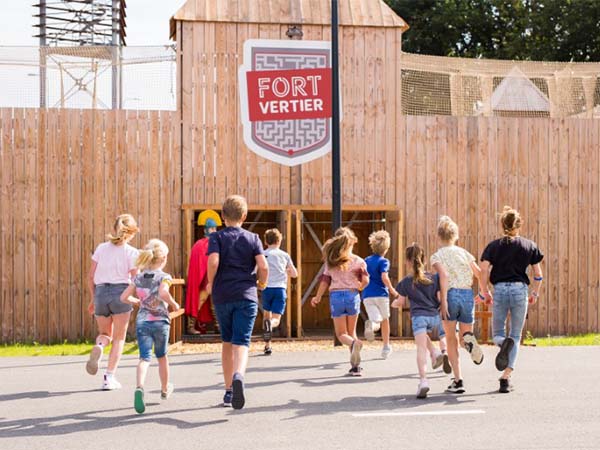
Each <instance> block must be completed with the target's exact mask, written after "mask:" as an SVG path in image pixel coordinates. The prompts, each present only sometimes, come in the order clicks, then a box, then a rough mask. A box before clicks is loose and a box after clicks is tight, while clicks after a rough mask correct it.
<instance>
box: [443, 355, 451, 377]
mask: <svg viewBox="0 0 600 450" xmlns="http://www.w3.org/2000/svg"><path fill="white" fill-rule="evenodd" d="M443 365H444V373H445V374H451V373H452V366H451V365H450V358H448V355H446V354H444V362H443Z"/></svg>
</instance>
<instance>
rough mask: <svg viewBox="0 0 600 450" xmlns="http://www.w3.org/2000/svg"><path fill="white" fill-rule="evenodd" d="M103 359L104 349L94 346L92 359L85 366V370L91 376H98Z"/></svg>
mask: <svg viewBox="0 0 600 450" xmlns="http://www.w3.org/2000/svg"><path fill="white" fill-rule="evenodd" d="M101 359H102V347H100V346H99V345H94V346H93V347H92V351H91V352H90V359H88V362H87V363H86V365H85V370H86V371H87V373H89V374H90V375H96V374H97V373H98V366H99V365H100V360H101Z"/></svg>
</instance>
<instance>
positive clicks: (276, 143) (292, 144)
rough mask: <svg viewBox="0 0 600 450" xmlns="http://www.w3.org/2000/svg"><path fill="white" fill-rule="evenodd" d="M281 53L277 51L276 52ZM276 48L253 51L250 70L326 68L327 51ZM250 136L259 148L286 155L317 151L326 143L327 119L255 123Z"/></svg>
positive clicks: (327, 133) (327, 136)
mask: <svg viewBox="0 0 600 450" xmlns="http://www.w3.org/2000/svg"><path fill="white" fill-rule="evenodd" d="M278 50H280V49H278ZM275 51H276V50H275V49H269V48H255V49H254V50H253V58H254V68H253V70H294V69H317V68H321V67H327V66H328V64H327V61H328V52H327V50H307V52H308V51H314V52H315V54H307V53H297V54H296V53H274V52H275ZM252 127H253V130H252V137H253V139H254V141H255V142H256V143H257V144H258V145H260V146H261V147H263V148H265V147H269V148H267V149H268V150H271V151H278V152H280V153H284V154H286V155H289V154H295V155H300V154H302V153H305V152H306V151H307V150H308V149H309V148H310V150H317V149H319V148H321V147H322V146H323V145H325V144H326V143H327V142H328V141H329V120H328V119H304V120H278V121H268V122H254V123H253V124H252Z"/></svg>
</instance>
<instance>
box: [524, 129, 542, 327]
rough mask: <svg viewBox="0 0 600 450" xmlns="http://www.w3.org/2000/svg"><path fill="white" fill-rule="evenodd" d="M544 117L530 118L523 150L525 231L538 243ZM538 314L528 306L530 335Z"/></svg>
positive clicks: (537, 323)
mask: <svg viewBox="0 0 600 450" xmlns="http://www.w3.org/2000/svg"><path fill="white" fill-rule="evenodd" d="M544 121H545V119H530V127H529V139H528V144H527V148H526V149H524V151H526V152H527V154H528V164H529V168H528V171H527V175H526V179H527V181H528V182H527V185H526V186H527V188H526V189H527V215H526V216H525V233H526V236H527V237H529V238H530V239H532V240H533V241H535V242H536V243H537V244H538V246H539V245H540V232H539V224H540V210H539V195H540V181H539V173H540V162H539V150H538V149H539V146H540V133H541V127H542V125H543V123H544ZM539 315H540V305H539V304H537V305H534V306H531V307H530V308H529V317H528V319H527V328H526V330H525V331H526V332H527V331H529V332H530V333H531V334H532V335H534V336H538V335H539Z"/></svg>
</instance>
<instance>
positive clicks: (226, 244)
mask: <svg viewBox="0 0 600 450" xmlns="http://www.w3.org/2000/svg"><path fill="white" fill-rule="evenodd" d="M247 214H248V204H247V203H246V199H245V198H244V197H241V196H239V195H231V196H229V197H227V199H226V200H225V203H223V208H222V210H221V215H222V216H223V220H224V222H225V228H224V229H222V230H221V231H218V232H216V233H212V234H211V235H210V238H209V244H208V286H207V291H208V292H209V293H212V299H213V304H214V307H215V312H216V314H217V320H218V321H219V329H220V331H221V339H222V340H223V348H222V351H221V363H222V366H223V378H224V380H225V396H224V397H223V406H233V408H234V409H242V408H243V407H244V404H245V397H244V373H245V372H246V366H247V364H248V347H249V346H250V338H251V336H252V329H253V328H254V321H255V319H256V313H257V311H258V294H257V290H256V285H257V283H258V286H259V287H260V288H261V289H264V288H266V287H267V278H268V276H269V267H268V266H267V260H266V259H265V256H264V254H263V247H262V244H261V242H260V238H259V237H258V235H257V234H255V233H251V232H249V231H246V230H244V229H242V224H243V223H244V221H245V220H246V216H247Z"/></svg>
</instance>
